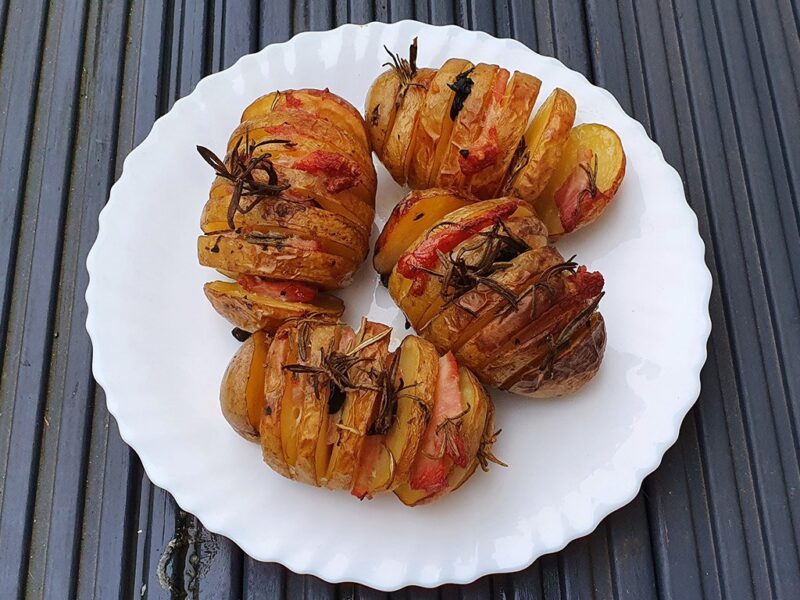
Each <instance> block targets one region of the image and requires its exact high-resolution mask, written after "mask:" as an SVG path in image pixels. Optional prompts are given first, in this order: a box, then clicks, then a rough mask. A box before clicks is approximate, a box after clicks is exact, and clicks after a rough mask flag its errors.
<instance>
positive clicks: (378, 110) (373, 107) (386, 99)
mask: <svg viewBox="0 0 800 600" xmlns="http://www.w3.org/2000/svg"><path fill="white" fill-rule="evenodd" d="M400 85H401V84H400V78H399V77H398V76H397V72H396V71H395V70H393V69H389V70H388V71H384V72H383V73H381V74H380V75H378V77H377V78H376V79H375V81H373V82H372V85H371V86H370V88H369V91H368V92H367V98H366V102H365V104H364V115H365V121H366V124H367V133H368V135H369V142H370V145H371V147H372V149H373V150H374V151H375V154H377V155H378V157H380V156H381V155H382V152H383V147H384V145H385V144H386V139H387V138H388V137H389V132H390V131H391V130H392V125H393V124H394V120H395V116H396V114H397V106H398V101H397V99H398V98H399V95H400Z"/></svg>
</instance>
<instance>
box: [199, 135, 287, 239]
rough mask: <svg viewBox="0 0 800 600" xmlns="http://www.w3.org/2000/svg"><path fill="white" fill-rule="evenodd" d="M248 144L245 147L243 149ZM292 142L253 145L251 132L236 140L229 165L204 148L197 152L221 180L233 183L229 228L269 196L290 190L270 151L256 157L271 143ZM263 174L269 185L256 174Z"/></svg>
mask: <svg viewBox="0 0 800 600" xmlns="http://www.w3.org/2000/svg"><path fill="white" fill-rule="evenodd" d="M242 142H244V146H242ZM291 143H292V142H290V141H289V140H278V139H273V140H263V141H261V142H258V143H251V142H250V135H249V133H247V134H245V136H243V137H240V138H239V139H238V140H237V141H236V145H235V146H234V148H233V151H232V152H231V153H230V156H229V158H228V162H227V163H226V162H225V161H223V160H221V159H220V158H219V157H218V156H217V155H216V154H214V153H213V152H212V151H211V150H209V149H208V148H206V147H204V146H197V152H198V153H199V154H200V156H201V157H202V158H203V160H205V161H206V162H207V163H208V164H209V165H211V167H212V168H213V169H214V171H215V172H216V174H217V175H218V176H219V177H223V178H224V179H227V180H228V181H230V182H231V183H232V184H233V193H232V194H231V199H230V203H229V204H228V214H227V217H228V227H230V228H231V229H234V228H235V225H234V217H235V216H236V213H237V212H238V213H241V214H247V213H249V212H250V211H252V210H253V209H254V208H255V207H256V206H258V205H259V204H260V203H261V202H262V201H263V200H264V199H266V198H268V197H277V196H280V195H281V193H282V192H283V191H284V190H286V189H288V188H289V184H288V183H286V182H284V183H280V182H279V181H278V173H277V171H276V170H275V166H274V165H273V164H272V161H271V160H269V159H270V157H271V156H272V155H271V154H269V153H268V152H265V153H264V154H261V155H260V156H255V155H254V154H255V151H256V149H257V148H260V147H261V146H265V145H267V144H291ZM258 171H261V172H263V173H266V175H267V182H266V183H264V182H263V181H259V180H257V179H256V178H255V174H256V173H257V172H258ZM248 196H249V197H251V198H252V199H251V200H250V202H249V203H247V204H243V202H242V200H243V198H245V197H248Z"/></svg>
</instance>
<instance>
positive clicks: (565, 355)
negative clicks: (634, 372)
mask: <svg viewBox="0 0 800 600" xmlns="http://www.w3.org/2000/svg"><path fill="white" fill-rule="evenodd" d="M605 348H606V327H605V322H604V321H603V316H602V315H601V314H600V313H594V314H593V315H592V316H591V317H590V319H589V323H588V324H587V326H586V327H585V329H584V331H583V332H582V333H580V334H579V335H577V336H576V337H575V339H573V340H572V342H571V343H570V344H569V346H568V347H567V348H565V349H564V350H562V351H561V352H559V353H558V354H557V355H556V357H555V359H554V360H553V365H552V367H551V369H550V370H549V372H548V374H547V375H546V376H545V377H543V378H542V377H541V376H540V374H541V367H540V366H539V365H536V366H535V367H533V368H532V369H530V370H528V371H526V372H524V373H522V374H521V375H519V376H517V377H515V379H516V381H514V383H511V384H509V385H506V384H505V383H504V384H503V387H506V388H507V389H508V390H509V391H511V392H514V393H516V394H523V395H525V396H530V397H532V398H556V397H559V396H565V395H567V394H571V393H573V392H576V391H577V390H579V389H580V388H581V387H583V386H584V385H585V384H586V383H587V382H588V381H589V380H591V379H592V378H593V377H594V376H595V375H596V374H597V371H598V370H599V369H600V363H601V362H602V361H603V354H604V353H605Z"/></svg>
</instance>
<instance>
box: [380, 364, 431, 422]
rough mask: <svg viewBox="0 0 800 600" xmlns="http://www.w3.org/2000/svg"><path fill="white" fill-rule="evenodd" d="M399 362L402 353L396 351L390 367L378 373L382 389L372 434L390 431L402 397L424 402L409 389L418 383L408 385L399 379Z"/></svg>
mask: <svg viewBox="0 0 800 600" xmlns="http://www.w3.org/2000/svg"><path fill="white" fill-rule="evenodd" d="M399 364H400V354H399V353H395V355H394V356H393V357H392V362H391V364H390V365H389V368H388V369H383V370H381V371H378V372H377V373H376V381H377V383H378V387H380V388H381V391H380V395H379V397H378V406H377V410H376V412H375V421H374V423H373V424H372V427H371V428H370V431H369V433H370V434H373V433H376V434H385V433H386V432H388V431H389V429H390V428H391V426H392V424H393V423H394V420H395V418H396V416H397V403H398V400H399V399H400V398H413V399H415V400H417V401H419V402H422V403H423V404H424V402H423V401H422V398H420V397H419V396H416V395H414V394H411V393H409V391H408V390H410V389H412V388H415V387H416V386H417V384H416V383H413V384H410V385H407V384H406V383H405V382H404V381H403V379H402V378H400V379H399V380H398V378H397V369H398V366H399Z"/></svg>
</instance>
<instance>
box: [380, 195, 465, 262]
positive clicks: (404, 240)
mask: <svg viewBox="0 0 800 600" xmlns="http://www.w3.org/2000/svg"><path fill="white" fill-rule="evenodd" d="M472 202H474V199H473V198H471V197H470V196H467V195H465V194H461V193H459V192H450V191H446V190H440V189H432V190H421V191H413V192H410V193H409V194H408V195H407V196H406V197H405V198H403V199H402V200H401V201H400V202H399V203H398V204H397V205H395V207H394V209H393V210H392V214H391V215H389V219H388V220H387V221H386V224H385V225H384V226H383V230H382V231H381V233H380V235H379V236H378V240H377V241H376V242H375V253H374V255H373V257H372V264H373V265H374V267H375V270H376V271H377V272H378V273H380V274H381V275H386V274H388V273H390V272H391V271H392V269H393V268H394V266H395V265H396V264H397V260H398V259H399V258H400V255H401V254H403V252H405V251H406V250H407V249H408V247H409V246H410V245H411V244H413V243H414V241H415V240H416V239H417V238H418V237H419V236H420V235H422V234H423V233H424V232H425V231H427V229H428V228H429V227H431V226H432V225H435V224H436V223H438V222H439V221H441V220H442V219H443V218H444V216H445V215H447V214H448V213H451V212H453V211H454V210H456V209H458V208H463V207H465V206H467V205H468V204H471V203H472Z"/></svg>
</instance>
